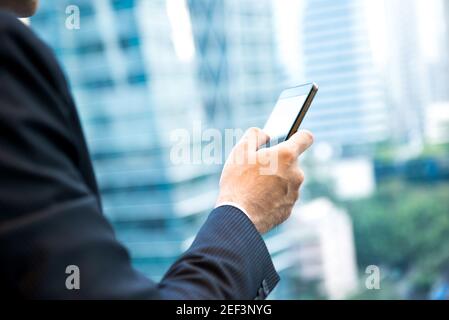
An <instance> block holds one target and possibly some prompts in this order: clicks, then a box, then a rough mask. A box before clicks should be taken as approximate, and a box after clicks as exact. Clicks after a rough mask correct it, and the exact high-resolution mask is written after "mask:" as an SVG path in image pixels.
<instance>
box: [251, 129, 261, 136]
mask: <svg viewBox="0 0 449 320" xmlns="http://www.w3.org/2000/svg"><path fill="white" fill-rule="evenodd" d="M260 131H261V130H260V129H259V128H256V127H251V128H249V129H248V133H250V134H254V135H257V134H259V132H260Z"/></svg>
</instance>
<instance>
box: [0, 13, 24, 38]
mask: <svg viewBox="0 0 449 320" xmlns="http://www.w3.org/2000/svg"><path fill="white" fill-rule="evenodd" d="M26 29H27V27H26V26H25V25H24V24H23V23H22V22H21V21H20V20H19V19H18V18H17V17H16V16H14V15H13V14H11V13H10V12H8V11H4V10H0V35H1V36H3V35H6V34H11V33H17V32H19V33H20V32H26Z"/></svg>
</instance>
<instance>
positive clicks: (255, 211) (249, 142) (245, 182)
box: [217, 128, 313, 234]
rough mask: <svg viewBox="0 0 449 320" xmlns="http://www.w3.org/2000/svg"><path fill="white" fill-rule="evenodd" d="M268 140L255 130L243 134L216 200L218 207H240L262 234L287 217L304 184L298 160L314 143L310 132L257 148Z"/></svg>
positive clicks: (258, 130)
mask: <svg viewBox="0 0 449 320" xmlns="http://www.w3.org/2000/svg"><path fill="white" fill-rule="evenodd" d="M269 139H270V138H269V137H268V136H267V135H266V134H265V133H264V132H263V131H262V130H260V129H258V128H251V129H249V130H248V131H247V132H246V133H245V135H244V136H243V138H242V139H241V141H240V142H239V143H238V144H237V145H236V146H235V147H234V149H233V150H232V152H231V154H230V155H229V158H228V160H227V161H226V164H225V166H224V169H223V172H222V175H221V179H220V193H219V196H218V201H217V205H218V206H219V205H220V204H222V203H226V202H228V203H229V202H232V203H235V204H236V205H238V206H240V207H241V208H243V209H244V210H245V211H246V213H247V215H248V216H249V218H250V219H251V221H252V222H253V223H254V225H255V226H256V228H257V230H258V231H259V232H260V233H261V234H263V233H266V232H268V231H269V230H271V229H272V228H274V227H275V226H277V225H279V224H281V223H282V222H284V221H285V220H286V219H287V218H288V217H289V216H290V214H291V211H292V208H293V205H294V204H295V202H296V200H298V197H299V187H300V186H301V184H302V182H303V181H304V174H303V172H302V170H301V169H300V168H299V166H298V162H297V159H298V157H299V156H300V155H301V154H302V153H303V152H304V151H305V150H306V149H307V148H309V147H310V146H311V145H312V143H313V136H312V134H311V133H310V132H308V131H300V132H298V133H296V134H295V135H293V136H292V137H291V138H290V139H289V140H288V141H285V142H283V143H281V144H278V145H276V146H274V147H272V148H265V149H259V148H260V147H261V146H263V145H264V144H266V143H267V142H268V141H269Z"/></svg>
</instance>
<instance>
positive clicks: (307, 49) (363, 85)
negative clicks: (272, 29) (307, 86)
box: [302, 0, 389, 146]
mask: <svg viewBox="0 0 449 320" xmlns="http://www.w3.org/2000/svg"><path fill="white" fill-rule="evenodd" d="M302 10H303V17H302V19H303V23H302V35H303V45H302V48H303V50H302V51H303V56H304V59H303V64H304V67H303V68H304V73H305V78H306V79H313V81H315V82H316V83H318V84H319V85H320V92H319V94H318V96H317V98H316V100H315V101H314V104H313V108H312V109H311V111H310V113H309V115H308V117H307V119H306V121H305V124H304V125H305V126H306V127H307V128H310V129H311V130H312V131H313V132H314V134H315V136H316V140H317V141H325V142H326V143H331V144H333V145H337V146H348V145H361V144H366V143H374V142H379V141H383V140H386V139H387V138H388V137H389V120H388V113H387V107H386V100H385V88H384V87H383V83H382V78H381V75H380V74H379V72H378V71H377V70H376V68H375V66H374V61H373V57H372V51H371V46H370V38H369V37H367V34H368V32H369V30H368V24H367V19H366V14H365V1H354V0H341V1H332V0H307V1H305V2H304V7H303V9H302Z"/></svg>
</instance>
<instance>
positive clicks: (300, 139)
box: [278, 130, 313, 157]
mask: <svg viewBox="0 0 449 320" xmlns="http://www.w3.org/2000/svg"><path fill="white" fill-rule="evenodd" d="M312 144H313V135H312V133H311V132H310V131H308V130H301V131H298V132H296V133H295V134H294V135H293V136H291V137H290V139H288V140H287V141H285V142H283V143H281V144H279V145H278V146H279V147H280V148H288V149H290V150H292V151H293V152H294V153H295V155H296V157H299V156H300V155H301V154H302V153H303V152H304V151H306V150H307V149H308V148H309V147H310V146H311V145H312Z"/></svg>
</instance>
